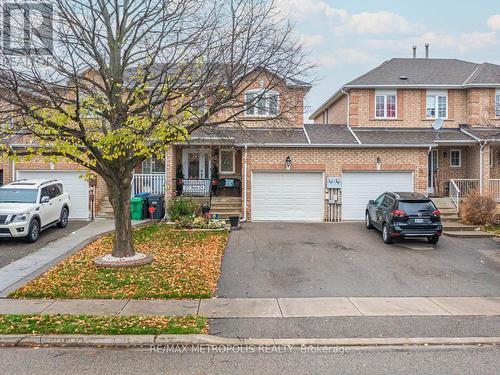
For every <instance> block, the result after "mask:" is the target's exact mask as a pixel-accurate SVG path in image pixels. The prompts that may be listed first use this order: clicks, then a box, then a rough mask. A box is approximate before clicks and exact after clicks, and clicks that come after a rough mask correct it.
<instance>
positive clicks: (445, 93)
mask: <svg viewBox="0 0 500 375" xmlns="http://www.w3.org/2000/svg"><path fill="white" fill-rule="evenodd" d="M429 97H433V98H434V111H435V115H434V116H429V115H428V114H427V99H428V98H429ZM442 97H445V98H446V116H445V117H441V118H442V119H443V120H447V119H448V113H449V100H448V90H444V91H431V90H427V93H426V96H425V117H426V118H427V119H429V120H435V119H437V118H440V117H439V115H438V114H439V98H442Z"/></svg>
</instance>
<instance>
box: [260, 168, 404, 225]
mask: <svg viewBox="0 0 500 375" xmlns="http://www.w3.org/2000/svg"><path fill="white" fill-rule="evenodd" d="M386 191H413V175H412V173H410V172H346V173H344V174H343V176H342V220H363V219H364V213H365V208H366V204H367V203H368V201H369V200H370V199H375V198H377V197H378V196H379V195H380V194H382V193H383V192H386ZM324 204H325V182H324V177H323V173H320V172H311V173H305V172H253V173H252V188H251V213H252V214H251V217H252V221H296V222H321V221H323V217H324V211H325V210H324Z"/></svg>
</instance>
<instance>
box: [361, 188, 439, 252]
mask: <svg viewBox="0 0 500 375" xmlns="http://www.w3.org/2000/svg"><path fill="white" fill-rule="evenodd" d="M365 223H366V228H368V229H372V228H373V227H375V228H377V229H379V230H381V231H382V238H383V240H384V242H385V243H392V242H393V240H394V239H396V238H407V237H425V238H427V240H428V241H429V242H430V243H433V244H436V243H437V242H438V241H439V237H440V236H441V234H442V231H443V226H442V224H441V212H439V210H438V209H437V208H436V206H435V205H434V203H433V202H432V201H431V200H430V199H429V198H428V197H426V196H425V195H423V194H419V193H405V192H401V193H390V192H387V193H384V194H382V195H381V196H379V197H378V198H377V199H375V200H374V201H373V200H371V201H370V202H369V203H368V205H367V206H366V213H365Z"/></svg>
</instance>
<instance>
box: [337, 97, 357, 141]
mask: <svg viewBox="0 0 500 375" xmlns="http://www.w3.org/2000/svg"><path fill="white" fill-rule="evenodd" d="M340 91H341V92H342V93H343V94H344V95H347V109H346V116H347V119H346V125H347V130H349V132H350V133H351V135H352V136H353V137H354V139H355V140H356V142H358V144H361V140H360V139H359V138H358V136H357V135H356V133H354V130H352V128H351V125H350V117H351V116H350V114H351V95H350V94H349V93H348V92H347V91H344V89H343V88H342V89H340Z"/></svg>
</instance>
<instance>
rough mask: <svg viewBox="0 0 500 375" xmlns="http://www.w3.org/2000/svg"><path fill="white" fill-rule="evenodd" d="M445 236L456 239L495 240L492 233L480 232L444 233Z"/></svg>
mask: <svg viewBox="0 0 500 375" xmlns="http://www.w3.org/2000/svg"><path fill="white" fill-rule="evenodd" d="M443 234H444V235H445V236H448V237H455V238H493V237H495V235H494V234H492V233H487V232H483V231H480V230H472V231H444V232H443Z"/></svg>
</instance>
